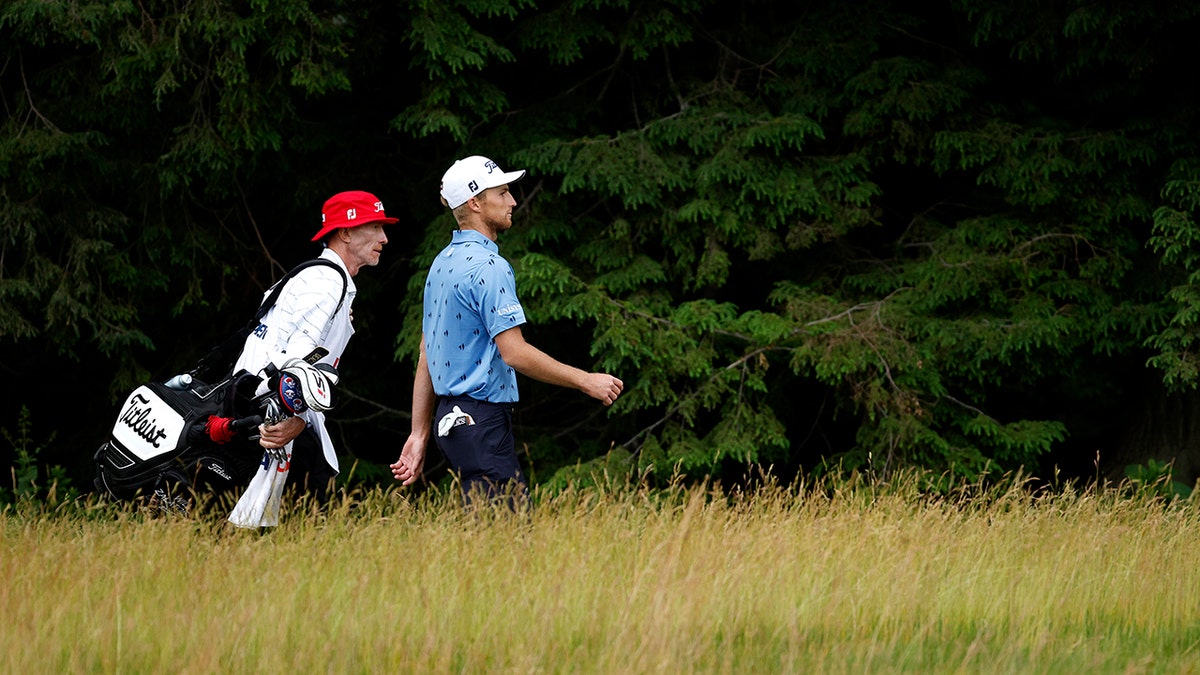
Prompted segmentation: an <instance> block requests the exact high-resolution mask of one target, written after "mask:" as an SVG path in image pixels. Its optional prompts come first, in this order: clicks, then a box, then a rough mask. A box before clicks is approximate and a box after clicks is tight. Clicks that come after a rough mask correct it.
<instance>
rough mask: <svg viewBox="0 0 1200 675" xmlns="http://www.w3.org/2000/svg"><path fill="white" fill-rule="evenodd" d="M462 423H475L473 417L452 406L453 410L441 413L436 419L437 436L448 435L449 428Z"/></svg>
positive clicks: (459, 425)
mask: <svg viewBox="0 0 1200 675" xmlns="http://www.w3.org/2000/svg"><path fill="white" fill-rule="evenodd" d="M464 424H475V419H474V418H473V417H471V416H470V415H468V414H467V413H465V412H463V411H462V409H461V408H459V407H458V406H454V409H453V410H451V411H450V412H448V413H446V414H445V415H442V419H440V420H438V436H449V435H450V430H451V429H453V428H454V427H461V426H462V425H464Z"/></svg>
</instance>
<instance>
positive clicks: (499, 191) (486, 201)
mask: <svg viewBox="0 0 1200 675" xmlns="http://www.w3.org/2000/svg"><path fill="white" fill-rule="evenodd" d="M475 199H476V200H478V202H479V207H480V215H481V216H483V221H484V222H485V223H487V225H488V226H489V227H491V228H492V229H494V230H495V231H496V232H504V231H505V230H507V229H508V228H510V227H512V210H513V207H515V206H516V205H517V200H516V199H514V198H513V196H512V192H510V191H509V189H508V186H507V185H501V186H498V187H494V188H488V189H487V190H484V191H483V192H480V193H479V194H478V195H476V196H475Z"/></svg>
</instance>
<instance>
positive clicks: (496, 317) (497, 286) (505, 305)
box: [472, 256, 525, 338]
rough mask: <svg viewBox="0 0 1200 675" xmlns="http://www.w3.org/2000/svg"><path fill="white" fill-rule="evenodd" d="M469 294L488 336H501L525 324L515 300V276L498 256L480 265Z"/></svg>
mask: <svg viewBox="0 0 1200 675" xmlns="http://www.w3.org/2000/svg"><path fill="white" fill-rule="evenodd" d="M472 295H473V297H474V300H475V303H476V307H478V309H479V314H480V316H481V317H482V318H483V324H484V326H485V327H486V328H487V332H488V335H489V336H491V337H493V338H494V337H496V336H497V335H499V334H500V333H503V332H504V331H506V330H508V329H509V328H513V327H516V326H520V325H521V324H523V323H525V309H524V308H523V307H521V300H520V298H518V297H517V282H516V275H514V274H513V269H512V265H510V264H509V263H508V261H507V260H505V259H504V258H501V257H500V256H492V257H491V258H490V259H489V260H488V262H487V264H485V265H482V266H480V269H479V274H478V275H476V278H475V285H474V288H473V292H472Z"/></svg>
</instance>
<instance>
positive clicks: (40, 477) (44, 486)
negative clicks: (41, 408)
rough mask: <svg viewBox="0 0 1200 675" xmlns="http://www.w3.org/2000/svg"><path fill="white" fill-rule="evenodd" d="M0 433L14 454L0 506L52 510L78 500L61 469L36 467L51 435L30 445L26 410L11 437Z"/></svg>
mask: <svg viewBox="0 0 1200 675" xmlns="http://www.w3.org/2000/svg"><path fill="white" fill-rule="evenodd" d="M0 431H3V433H4V439H5V440H7V441H8V443H9V445H11V446H12V448H13V450H15V451H16V461H15V462H14V463H13V466H12V489H11V490H10V489H8V488H4V487H0V505H12V504H17V505H29V504H34V503H43V504H46V505H49V506H54V505H56V504H59V503H63V502H67V501H70V500H71V499H74V498H75V497H76V496H78V492H77V491H76V490H75V488H73V487H71V479H70V478H68V477H67V475H66V471H65V470H64V469H63V467H61V466H58V465H54V466H43V465H41V464H39V455H41V454H42V453H43V451H44V450H45V449H46V448H47V446H48V445H49V444H51V443H53V442H54V436H55V433H54V432H51V433H50V435H49V436H48V437H47V438H46V440H45V441H43V442H41V443H38V442H36V441H34V440H33V437H32V435H31V434H32V431H33V419H32V414H31V413H30V412H29V408H28V407H26V406H21V412H20V415H19V416H18V418H17V432H16V433H15V434H13V433H12V432H10V431H9V430H8V429H2V430H0Z"/></svg>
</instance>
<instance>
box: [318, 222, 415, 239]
mask: <svg viewBox="0 0 1200 675" xmlns="http://www.w3.org/2000/svg"><path fill="white" fill-rule="evenodd" d="M398 222H400V219H399V218H371V219H370V220H363V221H355V222H354V223H353V224H350V223H343V224H341V225H326V226H325V227H322V228H321V231H320V232H317V235H316V236H315V237H313V238H312V240H313V241H320V240H322V239H324V238H325V235H327V234H329V233H330V232H333V231H334V230H337V229H340V228H343V227H358V226H359V225H369V224H371V223H383V224H384V225H391V224H393V223H398Z"/></svg>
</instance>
